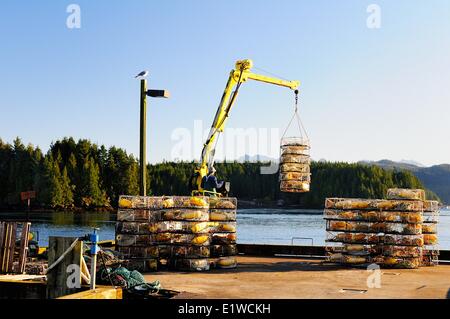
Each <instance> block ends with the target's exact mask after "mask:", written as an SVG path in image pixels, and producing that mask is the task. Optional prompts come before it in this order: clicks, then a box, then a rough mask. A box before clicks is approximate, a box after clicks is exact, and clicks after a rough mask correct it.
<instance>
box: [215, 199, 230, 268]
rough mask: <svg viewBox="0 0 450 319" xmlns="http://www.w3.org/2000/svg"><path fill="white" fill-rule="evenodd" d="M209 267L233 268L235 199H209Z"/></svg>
mask: <svg viewBox="0 0 450 319" xmlns="http://www.w3.org/2000/svg"><path fill="white" fill-rule="evenodd" d="M209 207H210V210H209V220H210V225H211V247H210V248H211V260H210V261H211V265H212V267H215V268H222V269H223V268H235V267H236V266H237V261H236V255H237V247H236V214H237V199H236V198H222V197H211V198H210V206H209Z"/></svg>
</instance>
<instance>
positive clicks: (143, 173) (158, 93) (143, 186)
mask: <svg viewBox="0 0 450 319" xmlns="http://www.w3.org/2000/svg"><path fill="white" fill-rule="evenodd" d="M147 74H148V72H146V71H143V72H141V73H139V74H138V76H137V77H141V97H140V100H141V116H140V118H141V120H140V139H139V140H140V141H139V145H140V147H139V161H140V170H139V195H141V196H146V195H147V96H150V97H160V98H168V97H169V96H170V93H169V91H167V90H147V80H146V79H145V77H146V76H147Z"/></svg>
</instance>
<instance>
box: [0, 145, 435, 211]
mask: <svg viewBox="0 0 450 319" xmlns="http://www.w3.org/2000/svg"><path fill="white" fill-rule="evenodd" d="M195 165H196V164H195V163H194V162H163V163H158V164H154V165H153V164H149V165H148V166H147V167H148V170H147V172H148V183H147V193H148V194H150V195H155V196H156V195H158V196H159V195H189V188H188V181H189V178H190V176H191V174H192V172H193V169H194V167H195ZM262 165H267V163H253V162H252V163H250V162H245V163H242V162H226V163H216V165H215V167H216V169H217V172H218V174H217V175H218V178H219V179H223V180H227V181H230V182H231V192H232V194H231V195H232V196H235V197H238V198H239V199H241V200H250V201H257V202H258V203H260V204H263V205H270V204H273V203H275V202H276V201H278V200H283V202H284V204H285V205H298V206H301V207H304V208H321V207H322V206H323V203H324V200H325V198H326V197H360V198H383V197H385V194H386V191H387V189H388V188H390V187H404V188H424V187H423V185H422V183H421V182H420V181H419V180H418V179H417V177H415V176H414V175H413V174H412V173H411V172H408V171H403V170H385V169H382V168H380V167H377V166H369V165H362V164H353V163H351V164H350V163H343V162H313V163H312V164H311V173H312V184H311V191H310V192H309V193H305V194H284V193H281V192H280V191H279V182H278V174H271V175H264V174H260V167H261V166H262ZM0 181H1V182H0V207H3V208H17V207H19V208H20V207H21V206H23V203H21V201H20V192H23V191H29V190H35V191H36V193H37V198H36V200H34V201H33V206H34V207H36V208H37V207H39V208H52V209H70V208H83V209H92V208H99V207H116V206H117V202H118V198H119V196H120V195H123V194H127V195H137V194H138V193H139V162H138V159H137V158H135V157H134V156H133V155H129V154H127V152H126V151H125V150H123V149H121V148H117V147H114V146H113V147H109V148H106V147H105V146H103V145H102V146H98V145H96V144H94V143H92V142H90V141H89V140H86V139H80V140H79V141H78V142H76V141H75V140H74V139H73V138H64V139H62V140H58V141H56V142H54V143H52V144H51V145H50V149H49V151H48V152H47V153H46V154H43V152H42V151H41V150H40V149H39V148H38V147H34V146H33V145H31V144H29V145H28V146H25V145H24V144H23V143H22V141H21V140H20V139H19V138H16V139H15V140H14V141H13V143H12V144H9V143H5V142H3V141H2V140H1V139H0ZM427 194H428V197H429V198H434V199H437V196H436V195H435V194H433V193H432V192H430V191H427Z"/></svg>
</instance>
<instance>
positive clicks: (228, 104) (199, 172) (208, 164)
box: [190, 59, 300, 193]
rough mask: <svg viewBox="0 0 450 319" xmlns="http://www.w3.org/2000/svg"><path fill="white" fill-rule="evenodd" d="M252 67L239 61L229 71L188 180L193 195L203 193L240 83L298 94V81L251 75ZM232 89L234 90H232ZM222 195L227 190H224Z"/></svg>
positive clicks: (246, 62) (251, 63)
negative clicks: (198, 161)
mask: <svg viewBox="0 0 450 319" xmlns="http://www.w3.org/2000/svg"><path fill="white" fill-rule="evenodd" d="M252 67H253V62H252V60H248V59H247V60H239V61H237V62H236V66H235V68H234V69H233V70H232V71H231V73H230V76H229V78H228V82H227V85H226V87H225V91H224V92H223V95H222V99H221V100H220V104H219V107H218V109H217V112H216V116H215V117H214V121H213V123H212V125H211V130H210V131H209V134H208V138H207V139H206V142H205V143H204V145H203V150H202V155H201V158H200V164H199V166H198V167H197V168H196V169H195V170H194V174H193V175H192V177H191V180H190V187H191V190H192V191H193V192H194V193H204V192H205V191H204V189H203V188H202V180H203V178H204V177H205V176H207V175H208V172H209V171H210V170H211V168H212V167H213V165H214V154H215V148H216V144H217V140H218V136H219V135H220V133H222V132H223V131H224V129H225V124H226V121H227V119H228V116H229V115H230V111H231V108H232V107H233V104H234V102H235V101H236V97H237V95H238V93H239V88H240V86H241V84H242V83H244V82H246V81H247V80H255V81H259V82H264V83H269V84H274V85H278V86H283V87H287V88H290V89H291V90H295V94H298V90H297V88H298V86H299V85H300V82H299V81H287V80H282V79H277V78H272V77H268V76H264V75H260V74H255V73H252V72H251V71H250V70H251V69H252ZM233 89H234V90H233ZM223 192H224V193H226V192H228V190H224V191H223Z"/></svg>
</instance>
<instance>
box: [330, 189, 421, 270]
mask: <svg viewBox="0 0 450 319" xmlns="http://www.w3.org/2000/svg"><path fill="white" fill-rule="evenodd" d="M424 199H425V194H424V191H423V190H400V189H391V190H389V191H388V199H350V198H327V199H326V200H325V211H324V218H325V220H326V228H327V239H326V241H327V243H328V245H327V254H328V260H329V261H331V262H335V263H340V264H345V265H360V266H367V265H369V264H372V263H376V264H378V265H380V266H381V267H385V268H407V269H415V268H418V267H419V266H420V265H421V262H422V250H423V246H424V237H423V234H422V223H423V206H424V204H423V203H424Z"/></svg>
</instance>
